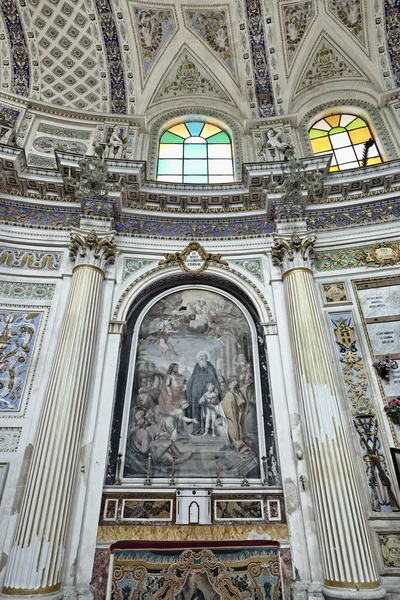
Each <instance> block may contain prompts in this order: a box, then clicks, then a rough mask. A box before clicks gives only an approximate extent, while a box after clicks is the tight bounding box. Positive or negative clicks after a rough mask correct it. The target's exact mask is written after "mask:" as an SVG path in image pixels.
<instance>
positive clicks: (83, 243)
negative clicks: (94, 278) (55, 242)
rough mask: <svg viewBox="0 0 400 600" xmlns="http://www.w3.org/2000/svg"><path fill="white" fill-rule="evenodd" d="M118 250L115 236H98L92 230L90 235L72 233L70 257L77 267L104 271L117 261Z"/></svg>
mask: <svg viewBox="0 0 400 600" xmlns="http://www.w3.org/2000/svg"><path fill="white" fill-rule="evenodd" d="M116 252H117V249H116V246H115V238H114V235H110V234H106V235H101V234H100V235H97V233H96V232H95V231H94V230H92V231H90V232H89V233H88V234H86V235H85V234H84V233H82V232H80V231H79V232H78V231H72V232H71V241H70V244H69V256H70V258H71V260H72V261H73V262H75V264H76V266H80V265H91V266H93V267H98V268H99V269H101V270H103V271H104V269H105V268H106V266H107V265H108V264H112V263H113V262H114V260H115V255H116Z"/></svg>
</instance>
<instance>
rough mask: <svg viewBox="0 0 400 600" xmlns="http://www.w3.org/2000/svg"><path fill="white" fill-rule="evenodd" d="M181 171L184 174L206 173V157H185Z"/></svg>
mask: <svg viewBox="0 0 400 600" xmlns="http://www.w3.org/2000/svg"><path fill="white" fill-rule="evenodd" d="M183 165H184V166H183V172H184V174H185V175H207V160H206V159H190V158H188V159H186V160H185V161H184V163H183Z"/></svg>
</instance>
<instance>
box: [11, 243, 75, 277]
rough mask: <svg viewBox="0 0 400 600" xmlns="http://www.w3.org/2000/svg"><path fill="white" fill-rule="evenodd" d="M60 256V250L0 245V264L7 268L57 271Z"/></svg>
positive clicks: (59, 264)
mask: <svg viewBox="0 0 400 600" xmlns="http://www.w3.org/2000/svg"><path fill="white" fill-rule="evenodd" d="M62 256H63V255H62V253H61V252H50V251H45V250H33V249H32V250H28V249H27V248H9V247H7V246H0V266H2V267H3V268H4V267H6V268H8V269H34V270H40V271H58V270H59V269H60V266H61V259H62Z"/></svg>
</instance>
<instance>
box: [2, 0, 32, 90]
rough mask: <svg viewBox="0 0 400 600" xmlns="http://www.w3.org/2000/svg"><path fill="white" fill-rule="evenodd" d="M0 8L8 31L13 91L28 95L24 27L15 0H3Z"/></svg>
mask: <svg viewBox="0 0 400 600" xmlns="http://www.w3.org/2000/svg"><path fill="white" fill-rule="evenodd" d="M0 9H1V10H2V12H3V18H4V22H5V25H6V28H7V32H8V39H9V42H10V46H11V58H12V61H11V62H12V73H13V74H12V84H11V91H12V92H14V93H15V94H19V95H20V96H28V95H29V88H30V63H29V52H28V46H27V43H26V38H25V33H24V28H23V26H22V22H21V17H20V14H19V11H18V6H17V4H16V2H15V0H2V1H1V2H0Z"/></svg>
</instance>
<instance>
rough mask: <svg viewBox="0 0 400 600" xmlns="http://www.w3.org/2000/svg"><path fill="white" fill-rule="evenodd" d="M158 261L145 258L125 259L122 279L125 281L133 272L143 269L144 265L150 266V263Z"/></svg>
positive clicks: (153, 263)
mask: <svg viewBox="0 0 400 600" xmlns="http://www.w3.org/2000/svg"><path fill="white" fill-rule="evenodd" d="M155 264H156V261H154V260H143V259H132V258H126V259H125V260H124V270H123V273H122V281H125V279H127V278H128V277H129V276H130V275H132V273H135V272H136V271H139V269H143V268H144V267H148V266H149V265H155Z"/></svg>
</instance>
